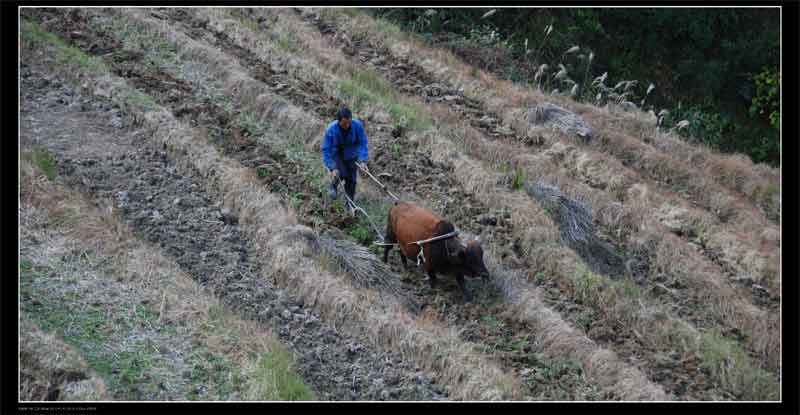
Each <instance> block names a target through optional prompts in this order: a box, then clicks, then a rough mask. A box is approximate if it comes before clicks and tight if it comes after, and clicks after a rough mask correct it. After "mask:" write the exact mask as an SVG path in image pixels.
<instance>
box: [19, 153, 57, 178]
mask: <svg viewBox="0 0 800 415" xmlns="http://www.w3.org/2000/svg"><path fill="white" fill-rule="evenodd" d="M21 156H22V158H23V159H24V160H28V161H30V162H31V163H32V164H33V165H34V166H36V168H38V169H39V171H41V172H42V174H44V175H45V176H46V177H47V178H48V179H49V180H51V181H52V180H55V178H56V159H55V157H53V155H52V154H50V152H49V151H47V149H46V148H44V147H35V148H33V149H32V150H30V151H23V152H22V154H21Z"/></svg>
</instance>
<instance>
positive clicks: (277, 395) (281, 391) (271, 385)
mask: <svg viewBox="0 0 800 415" xmlns="http://www.w3.org/2000/svg"><path fill="white" fill-rule="evenodd" d="M292 365H293V362H292V356H291V355H290V354H289V353H288V352H287V351H285V350H283V349H280V350H275V351H273V352H272V353H270V354H265V355H263V356H261V359H260V360H259V362H258V368H257V369H256V371H255V374H254V381H255V383H256V384H257V385H258V386H257V390H256V391H255V394H256V396H258V399H262V400H269V401H272V400H275V401H308V400H314V399H315V397H314V394H313V393H312V392H311V389H309V387H308V386H306V384H304V383H303V380H302V378H301V377H300V376H299V375H297V373H296V372H294V371H293V370H292Z"/></svg>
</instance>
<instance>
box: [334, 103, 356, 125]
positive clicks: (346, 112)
mask: <svg viewBox="0 0 800 415" xmlns="http://www.w3.org/2000/svg"><path fill="white" fill-rule="evenodd" d="M336 119H337V120H338V121H339V127H340V128H341V129H343V130H349V129H350V121H351V120H352V119H353V113H352V112H350V108H347V107H342V108H340V109H339V111H337V112H336Z"/></svg>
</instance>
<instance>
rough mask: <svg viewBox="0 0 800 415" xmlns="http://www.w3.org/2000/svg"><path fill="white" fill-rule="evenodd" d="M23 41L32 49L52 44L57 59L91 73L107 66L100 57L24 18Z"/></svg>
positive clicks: (21, 28) (21, 27) (21, 26)
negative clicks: (70, 43)
mask: <svg viewBox="0 0 800 415" xmlns="http://www.w3.org/2000/svg"><path fill="white" fill-rule="evenodd" d="M20 34H21V37H22V41H23V42H26V43H28V45H27V46H24V47H28V48H31V49H35V48H43V47H47V46H52V47H54V49H55V57H56V61H57V62H58V63H59V64H64V65H67V66H71V65H77V66H78V67H79V68H80V69H81V70H86V71H88V72H90V73H97V72H100V71H103V70H104V68H105V66H104V64H103V61H102V60H101V59H100V58H97V57H94V56H89V55H87V54H85V53H83V52H82V51H81V50H80V49H78V48H76V47H74V46H69V45H67V44H66V43H65V42H64V41H63V40H61V39H60V38H59V37H58V36H56V35H54V34H52V33H50V32H48V31H46V30H44V29H42V27H41V26H40V25H39V24H38V23H36V22H31V21H30V20H27V19H22V21H21V25H20Z"/></svg>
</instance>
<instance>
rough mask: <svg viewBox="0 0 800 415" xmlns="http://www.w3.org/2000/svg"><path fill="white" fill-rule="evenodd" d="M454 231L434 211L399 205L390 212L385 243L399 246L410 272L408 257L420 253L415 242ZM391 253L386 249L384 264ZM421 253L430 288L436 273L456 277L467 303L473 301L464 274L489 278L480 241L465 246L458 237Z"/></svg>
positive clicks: (428, 246)
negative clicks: (465, 284) (465, 283)
mask: <svg viewBox="0 0 800 415" xmlns="http://www.w3.org/2000/svg"><path fill="white" fill-rule="evenodd" d="M454 230H455V228H454V227H453V224H452V223H450V222H448V221H446V220H443V219H442V218H440V217H439V216H436V214H434V213H433V212H431V211H429V210H427V209H425V208H422V207H420V206H417V205H415V204H413V203H410V202H398V203H395V205H394V206H392V208H391V209H389V219H388V220H387V221H386V242H387V243H397V244H398V245H399V246H400V259H401V260H402V261H403V266H405V267H406V269H408V260H407V258H410V259H411V260H414V261H416V259H417V255H418V254H419V250H420V247H419V245H417V244H415V243H414V242H416V241H422V240H425V239H430V238H433V237H435V236H440V235H446V234H448V233H450V232H453V231H454ZM391 250H392V245H388V246H386V247H385V248H384V251H383V262H388V260H389V251H391ZM422 253H423V255H424V257H425V263H424V264H425V271H426V272H427V273H428V277H429V281H430V284H431V287H435V286H436V273H437V272H439V273H443V274H449V275H453V276H455V277H456V282H458V286H459V287H460V288H461V292H462V294H463V295H464V301H466V302H469V301H471V300H472V295H470V293H469V291H467V288H466V287H465V286H464V275H469V276H471V277H481V278H483V279H484V280H488V278H489V271H488V270H487V269H486V266H485V265H484V263H483V248H481V244H480V242H479V241H478V240H477V239H475V240H472V241H469V243H467V244H466V245H464V244H463V243H462V242H461V239H460V238H459V237H458V236H456V237H452V238H448V239H442V240H438V241H434V242H429V243H425V244H423V245H422Z"/></svg>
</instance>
